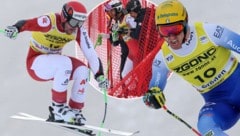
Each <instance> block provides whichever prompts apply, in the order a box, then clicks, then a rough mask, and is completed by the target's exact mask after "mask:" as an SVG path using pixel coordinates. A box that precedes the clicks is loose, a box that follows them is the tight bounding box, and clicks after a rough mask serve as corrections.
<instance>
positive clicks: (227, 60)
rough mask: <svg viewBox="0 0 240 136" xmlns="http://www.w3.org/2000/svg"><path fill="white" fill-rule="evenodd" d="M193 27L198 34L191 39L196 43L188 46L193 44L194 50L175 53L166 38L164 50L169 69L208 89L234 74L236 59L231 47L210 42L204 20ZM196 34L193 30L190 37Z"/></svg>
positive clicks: (197, 85) (203, 90)
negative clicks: (227, 47)
mask: <svg viewBox="0 0 240 136" xmlns="http://www.w3.org/2000/svg"><path fill="white" fill-rule="evenodd" d="M194 31H195V33H196V37H195V39H192V40H193V41H194V42H196V44H194V45H191V46H192V47H188V48H191V53H186V54H184V55H183V54H178V53H175V52H174V50H172V49H171V48H169V47H168V43H167V42H164V44H163V46H162V52H163V57H164V58H165V59H166V61H165V62H166V65H167V66H168V68H169V69H171V70H173V71H174V72H175V73H177V74H179V75H180V76H181V77H183V78H184V79H185V80H187V81H188V82H189V83H191V84H192V85H193V86H194V87H195V88H196V89H197V90H198V91H200V92H201V93H205V92H207V91H209V90H211V89H213V88H214V87H215V86H217V85H218V84H220V83H222V82H223V81H224V80H225V79H227V78H228V77H229V76H230V75H231V74H232V72H233V71H234V70H235V69H236V66H237V59H236V58H235V57H234V56H233V55H232V53H231V51H230V50H228V49H226V48H223V47H221V46H218V45H216V44H215V43H213V42H211V40H210V39H209V38H208V37H207V34H206V33H205V32H204V28H203V24H202V23H196V24H195V26H194ZM193 34H194V33H190V38H191V37H192V38H193ZM193 41H192V42H193ZM190 42H191V41H190ZM186 46H189V45H186ZM186 48H187V47H186Z"/></svg>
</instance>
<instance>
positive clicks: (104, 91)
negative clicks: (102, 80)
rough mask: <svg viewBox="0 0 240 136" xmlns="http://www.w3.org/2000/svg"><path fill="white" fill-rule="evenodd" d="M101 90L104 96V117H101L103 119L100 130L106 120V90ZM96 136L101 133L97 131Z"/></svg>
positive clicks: (99, 135)
mask: <svg viewBox="0 0 240 136" xmlns="http://www.w3.org/2000/svg"><path fill="white" fill-rule="evenodd" d="M102 90H103V94H104V104H105V109H104V115H103V119H102V122H101V125H100V127H101V128H102V127H103V125H104V123H105V119H106V116H107V101H108V100H107V89H102ZM98 136H101V132H100V131H99V132H98Z"/></svg>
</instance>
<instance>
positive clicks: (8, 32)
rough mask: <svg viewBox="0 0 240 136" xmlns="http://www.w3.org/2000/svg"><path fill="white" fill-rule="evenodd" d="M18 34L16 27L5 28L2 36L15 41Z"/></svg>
mask: <svg viewBox="0 0 240 136" xmlns="http://www.w3.org/2000/svg"><path fill="white" fill-rule="evenodd" d="M17 34H18V28H17V27H16V26H7V27H6V28H5V32H4V35H5V36H6V37H8V38H10V39H16V37H17Z"/></svg>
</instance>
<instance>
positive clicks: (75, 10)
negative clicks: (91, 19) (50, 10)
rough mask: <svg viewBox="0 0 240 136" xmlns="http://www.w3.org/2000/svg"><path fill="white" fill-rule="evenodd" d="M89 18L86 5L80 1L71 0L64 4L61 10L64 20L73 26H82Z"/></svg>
mask: <svg viewBox="0 0 240 136" xmlns="http://www.w3.org/2000/svg"><path fill="white" fill-rule="evenodd" d="M86 19H87V10H86V8H85V6H84V5H83V4H82V3H80V2H78V1H70V2H67V3H65V4H64V5H63V8H62V12H61V20H62V22H64V23H65V22H68V23H69V25H71V26H72V27H81V26H82V25H83V23H84V21H85V20H86Z"/></svg>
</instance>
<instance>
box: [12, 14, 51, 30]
mask: <svg viewBox="0 0 240 136" xmlns="http://www.w3.org/2000/svg"><path fill="white" fill-rule="evenodd" d="M13 26H16V27H17V29H18V31H19V32H23V31H40V32H47V31H48V30H50V29H51V20H50V18H49V16H48V15H43V16H40V17H35V18H31V19H23V20H19V21H17V23H15V24H14V25H13Z"/></svg>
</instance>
